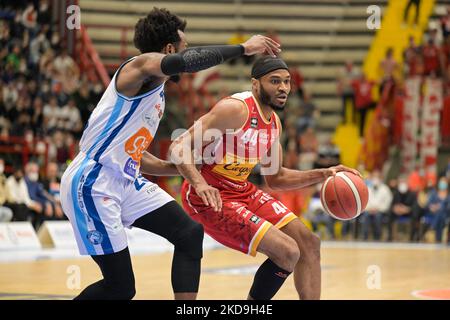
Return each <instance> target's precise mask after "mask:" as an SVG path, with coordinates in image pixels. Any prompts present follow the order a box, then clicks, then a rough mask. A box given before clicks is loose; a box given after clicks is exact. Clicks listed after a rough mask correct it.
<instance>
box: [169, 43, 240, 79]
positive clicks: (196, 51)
mask: <svg viewBox="0 0 450 320" xmlns="http://www.w3.org/2000/svg"><path fill="white" fill-rule="evenodd" d="M244 53H245V48H244V46H242V45H222V46H204V47H194V48H189V49H186V50H184V51H182V52H180V53H176V54H170V55H167V56H165V57H164V58H162V60H161V71H162V72H163V73H164V74H165V75H168V76H171V75H176V74H179V73H183V72H188V73H193V72H197V71H201V70H205V69H208V68H211V67H213V66H216V65H219V64H221V63H223V62H224V61H226V60H228V59H231V58H237V57H240V56H242V55H243V54H244Z"/></svg>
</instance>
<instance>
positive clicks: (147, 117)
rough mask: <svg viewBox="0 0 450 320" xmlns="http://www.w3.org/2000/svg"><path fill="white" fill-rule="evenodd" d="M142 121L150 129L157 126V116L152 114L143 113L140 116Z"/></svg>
mask: <svg viewBox="0 0 450 320" xmlns="http://www.w3.org/2000/svg"><path fill="white" fill-rule="evenodd" d="M142 121H144V123H146V124H147V125H148V126H149V127H150V128H153V127H156V126H157V125H158V124H159V118H158V115H157V114H155V113H152V112H149V113H144V114H143V115H142Z"/></svg>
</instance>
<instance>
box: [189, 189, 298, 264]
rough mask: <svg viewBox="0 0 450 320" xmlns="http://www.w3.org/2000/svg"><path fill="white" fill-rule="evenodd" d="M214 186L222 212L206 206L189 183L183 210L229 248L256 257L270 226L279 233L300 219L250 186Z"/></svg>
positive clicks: (282, 205)
mask: <svg viewBox="0 0 450 320" xmlns="http://www.w3.org/2000/svg"><path fill="white" fill-rule="evenodd" d="M208 183H209V184H211V183H210V182H209V181H208ZM211 185H213V186H214V187H216V188H218V189H219V190H220V195H221V198H222V203H223V205H222V211H221V212H215V211H214V210H213V209H212V208H211V207H210V206H206V205H204V204H203V201H202V199H201V198H200V197H199V196H198V195H197V194H196V193H195V190H194V188H193V187H192V186H191V185H190V184H188V183H187V182H186V181H185V182H184V183H183V187H182V191H181V198H182V202H183V207H184V209H185V210H186V212H187V213H188V214H189V215H190V216H191V217H192V219H194V220H195V221H197V222H199V223H201V224H202V225H203V227H204V228H205V232H206V233H207V234H208V235H210V236H211V237H212V238H213V239H215V240H216V241H218V242H220V243H221V244H223V245H225V246H227V247H229V248H232V249H235V250H238V251H242V252H244V253H246V254H249V255H252V256H255V255H256V249H257V248H258V245H259V243H260V241H261V239H262V238H263V237H264V235H265V233H266V232H267V230H269V228H270V226H272V225H274V226H275V227H277V228H279V229H280V228H281V227H283V226H285V225H286V224H288V223H289V222H291V221H292V220H294V219H296V218H297V216H296V215H295V214H294V213H292V212H291V210H289V209H288V208H286V206H285V205H284V204H283V203H281V202H280V201H278V200H276V199H274V198H273V197H272V196H270V195H269V194H267V193H266V192H263V191H262V190H259V189H258V188H256V186H255V185H253V184H251V183H250V182H247V183H246V186H245V187H244V188H241V190H233V189H232V188H220V187H218V186H217V185H214V184H211Z"/></svg>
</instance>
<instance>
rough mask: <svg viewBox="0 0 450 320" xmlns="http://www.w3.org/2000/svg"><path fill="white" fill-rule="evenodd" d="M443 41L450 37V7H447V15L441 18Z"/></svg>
mask: <svg viewBox="0 0 450 320" xmlns="http://www.w3.org/2000/svg"><path fill="white" fill-rule="evenodd" d="M441 31H442V39H446V38H447V37H448V36H449V35H450V6H447V14H446V15H445V16H443V17H442V18H441Z"/></svg>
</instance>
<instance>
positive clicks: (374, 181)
mask: <svg viewBox="0 0 450 320" xmlns="http://www.w3.org/2000/svg"><path fill="white" fill-rule="evenodd" d="M372 182H373V185H374V186H379V185H380V183H381V180H380V178H373V179H372Z"/></svg>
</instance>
